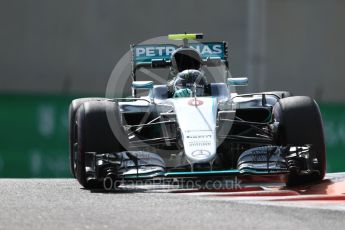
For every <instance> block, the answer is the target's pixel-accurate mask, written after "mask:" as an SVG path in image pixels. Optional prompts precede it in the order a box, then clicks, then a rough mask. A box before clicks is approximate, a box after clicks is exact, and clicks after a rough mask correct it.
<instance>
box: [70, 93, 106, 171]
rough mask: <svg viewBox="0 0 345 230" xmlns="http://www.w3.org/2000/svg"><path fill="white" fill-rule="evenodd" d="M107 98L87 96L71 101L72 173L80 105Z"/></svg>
mask: <svg viewBox="0 0 345 230" xmlns="http://www.w3.org/2000/svg"><path fill="white" fill-rule="evenodd" d="M101 100H105V98H101V97H87V98H78V99H75V100H73V101H72V102H71V104H70V106H69V110H68V139H69V160H70V171H71V173H72V175H73V176H74V178H75V177H76V176H75V166H74V164H75V162H74V160H75V159H74V144H75V143H76V142H77V137H76V134H75V128H76V126H75V125H76V114H77V110H78V108H79V106H80V105H81V104H83V103H84V102H87V101H101Z"/></svg>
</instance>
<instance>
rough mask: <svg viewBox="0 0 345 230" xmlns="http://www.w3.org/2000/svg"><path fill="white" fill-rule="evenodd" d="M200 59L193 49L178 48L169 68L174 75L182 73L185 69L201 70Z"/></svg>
mask: <svg viewBox="0 0 345 230" xmlns="http://www.w3.org/2000/svg"><path fill="white" fill-rule="evenodd" d="M201 63H202V59H201V56H200V53H199V52H198V51H197V50H195V49H193V48H180V49H177V50H176V51H175V52H174V53H173V54H172V58H171V66H172V69H173V71H175V72H176V73H179V72H182V71H184V70H187V69H196V70H199V69H200V68H201Z"/></svg>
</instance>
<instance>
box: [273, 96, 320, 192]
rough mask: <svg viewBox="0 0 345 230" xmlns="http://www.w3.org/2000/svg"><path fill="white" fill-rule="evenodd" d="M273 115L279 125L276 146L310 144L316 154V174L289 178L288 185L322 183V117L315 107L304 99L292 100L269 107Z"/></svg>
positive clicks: (313, 102) (307, 98)
mask: <svg viewBox="0 0 345 230" xmlns="http://www.w3.org/2000/svg"><path fill="white" fill-rule="evenodd" d="M273 115H274V118H275V119H276V121H278V122H279V127H278V144H279V145H305V144H311V145H312V148H313V150H314V151H315V152H316V154H317V159H318V162H319V164H318V165H317V167H316V169H317V170H319V172H320V174H317V175H315V174H310V175H307V176H292V175H290V176H289V178H288V182H287V183H288V185H294V184H301V183H308V182H313V181H318V180H322V179H323V178H324V176H325V172H326V146H325V138H324V131H323V123H322V117H321V113H320V109H319V106H318V105H317V103H316V102H315V101H314V100H313V99H311V98H310V97H306V96H292V97H288V98H282V99H280V100H279V101H278V102H277V103H276V104H275V105H274V107H273Z"/></svg>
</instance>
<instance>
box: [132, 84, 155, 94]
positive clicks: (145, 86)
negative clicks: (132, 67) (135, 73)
mask: <svg viewBox="0 0 345 230" xmlns="http://www.w3.org/2000/svg"><path fill="white" fill-rule="evenodd" d="M137 89H148V90H149V91H150V93H149V95H151V91H152V89H153V81H133V82H132V97H134V98H135V97H136V96H137V92H136V90H137Z"/></svg>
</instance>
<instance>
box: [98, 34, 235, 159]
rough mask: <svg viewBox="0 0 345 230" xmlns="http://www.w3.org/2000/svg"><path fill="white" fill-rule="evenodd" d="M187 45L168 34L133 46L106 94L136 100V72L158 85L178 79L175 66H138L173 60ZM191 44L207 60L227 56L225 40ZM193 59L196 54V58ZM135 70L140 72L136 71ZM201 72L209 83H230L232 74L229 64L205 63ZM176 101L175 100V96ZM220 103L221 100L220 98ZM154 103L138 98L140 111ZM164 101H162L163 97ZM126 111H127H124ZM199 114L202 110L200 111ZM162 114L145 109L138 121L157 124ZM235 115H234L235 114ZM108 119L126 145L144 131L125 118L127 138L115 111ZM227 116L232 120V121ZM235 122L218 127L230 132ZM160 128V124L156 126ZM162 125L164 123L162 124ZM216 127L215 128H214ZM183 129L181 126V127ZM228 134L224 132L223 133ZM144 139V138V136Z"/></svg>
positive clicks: (198, 101)
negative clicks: (178, 50)
mask: <svg viewBox="0 0 345 230" xmlns="http://www.w3.org/2000/svg"><path fill="white" fill-rule="evenodd" d="M182 44H183V41H181V40H169V39H168V37H167V36H161V37H156V38H152V39H149V40H146V41H144V42H141V43H139V44H136V45H134V46H131V47H130V49H129V50H128V52H127V53H125V54H124V55H123V56H122V58H121V59H120V60H119V61H118V62H117V63H116V65H115V67H114V69H113V71H112V73H111V76H110V78H109V81H108V84H107V88H106V93H105V97H106V98H109V99H115V100H116V98H122V99H121V100H119V101H122V102H123V101H127V102H134V101H135V100H133V98H131V92H132V89H131V86H132V82H133V80H134V73H135V78H136V80H137V81H153V82H154V84H155V85H167V83H168V81H169V80H171V79H174V76H176V74H177V71H176V70H174V69H172V68H171V67H165V68H164V69H159V68H157V69H156V68H137V67H138V63H141V64H142V63H146V64H147V63H151V65H150V66H153V63H152V61H153V60H168V61H170V60H171V55H172V54H173V53H174V52H175V50H176V49H178V48H179V47H181V46H182ZM188 46H189V47H191V48H193V49H195V50H197V51H198V52H199V53H200V56H201V58H202V59H203V60H204V61H205V60H206V59H207V58H209V59H212V58H215V57H220V58H224V57H225V48H224V44H223V43H221V42H212V43H211V42H203V43H201V42H198V41H196V40H189V41H188ZM192 58H193V57H192ZM133 69H135V70H136V71H133ZM201 72H202V73H203V74H204V76H205V77H206V79H207V81H208V83H216V82H218V83H219V82H224V83H225V82H226V78H227V77H230V73H229V72H228V71H226V68H225V65H224V64H222V65H219V66H212V67H207V66H205V65H203V67H202V68H201ZM234 90H235V89H233V87H231V92H232V93H234ZM136 91H137V92H138V93H139V95H141V96H145V93H146V95H147V94H148V90H147V89H146V92H145V90H139V89H136ZM222 99H224V98H222ZM171 100H173V99H171ZM217 101H218V103H221V102H220V101H219V100H218V99H217ZM152 102H153V103H154V101H152V99H151V98H149V97H146V98H145V97H144V98H141V100H139V101H137V103H136V106H138V107H137V108H136V109H137V110H142V111H145V103H146V105H148V103H152ZM161 103H162V100H161ZM188 103H189V106H191V105H193V106H199V105H202V104H203V103H204V102H203V101H202V99H201V98H200V97H197V98H191V100H190V101H189V102H188ZM161 106H168V107H169V106H170V108H171V109H172V111H173V110H174V108H173V104H172V103H170V104H169V103H168V102H167V101H166V102H164V101H163V103H162V104H161ZM133 108H134V106H133V107H132V108H131V107H130V106H127V107H126V109H128V110H130V109H133ZM121 112H123V111H121ZM199 113H201V112H200V111H199ZM200 115H201V116H204V115H203V114H200ZM158 116H159V115H156V117H155V116H154V113H150V112H145V113H144V115H143V116H142V118H141V120H139V121H138V124H149V123H151V124H152V123H155V122H159V121H160V118H159V117H158ZM188 116H190V120H191V121H193V116H194V115H193V114H188ZM232 116H234V115H232ZM107 117H108V121H109V124H110V127H111V129H112V131H113V133H114V135H115V136H116V138H117V139H118V140H119V141H120V142H121V144H122V145H123V146H127V144H128V140H129V142H131V140H134V139H133V138H135V140H136V141H137V140H138V138H140V137H139V135H137V136H135V133H136V132H138V131H140V130H141V128H140V127H138V126H136V128H135V130H136V131H133V129H134V127H133V129H132V130H129V129H128V127H130V125H129V124H128V123H127V121H126V120H125V119H122V120H121V122H122V125H123V127H125V128H126V129H127V133H128V137H123V135H122V134H123V132H122V131H121V130H120V129H119V124H118V123H119V122H118V120H117V118H116V116H115V115H114V113H113V112H111V111H110V112H107ZM232 118H233V117H231V118H230V119H229V118H227V119H228V120H231V119H232ZM231 126H232V122H229V121H228V122H224V124H223V125H221V126H219V127H218V128H217V132H219V133H222V134H225V133H228V132H229V131H230V129H231ZM156 127H157V126H156ZM161 127H162V125H161ZM208 127H212V126H211V125H208ZM214 128H215V127H214ZM177 130H179V128H177ZM181 136H182V135H177V137H178V138H181ZM217 136H218V135H217ZM223 136H224V135H223ZM141 138H142V137H141ZM215 138H217V141H216V144H217V146H219V145H220V144H221V143H222V142H223V140H224V138H220V137H215ZM177 142H179V143H182V140H179V141H177ZM141 149H142V150H144V149H150V151H151V152H155V153H162V154H169V153H171V151H172V150H167V149H163V148H161V147H157V146H152V145H149V144H144V143H143V147H142V148H141Z"/></svg>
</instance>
